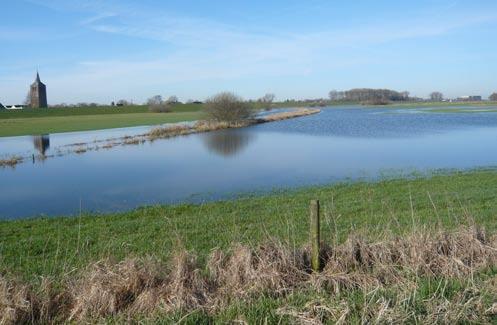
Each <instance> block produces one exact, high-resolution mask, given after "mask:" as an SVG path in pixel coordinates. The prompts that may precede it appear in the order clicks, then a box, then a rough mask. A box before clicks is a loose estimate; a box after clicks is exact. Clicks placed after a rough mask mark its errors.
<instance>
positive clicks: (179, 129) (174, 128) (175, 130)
mask: <svg viewBox="0 0 497 325" xmlns="http://www.w3.org/2000/svg"><path fill="white" fill-rule="evenodd" d="M320 112H321V110H320V109H315V108H300V107H299V108H295V109H294V110H293V111H289V112H280V113H273V114H269V115H266V116H263V117H260V118H253V119H248V120H245V121H241V122H234V123H233V122H217V121H208V120H200V121H197V122H196V123H195V124H193V125H187V124H180V123H182V122H180V123H175V124H172V125H165V126H158V127H155V128H152V129H151V130H150V131H149V132H147V133H144V134H139V135H135V136H123V137H117V138H111V139H104V140H96V141H92V142H82V143H74V144H68V145H64V146H63V147H61V148H67V150H60V149H59V150H58V151H57V152H55V153H54V154H50V155H44V156H42V155H34V154H33V155H30V156H25V157H21V156H11V157H8V158H5V159H0V168H7V167H10V168H15V166H16V165H18V164H21V163H23V162H26V161H28V160H31V161H33V162H35V161H45V160H46V159H48V158H55V157H61V156H66V155H69V154H83V153H86V152H88V151H98V150H101V149H104V150H108V149H111V148H113V147H116V146H126V145H139V144H143V143H145V142H152V141H155V140H159V139H168V138H172V137H177V136H185V135H191V134H197V133H205V132H211V131H217V130H222V129H233V128H244V127H249V126H253V125H257V124H262V123H270V122H277V121H283V120H286V119H292V118H298V117H303V116H308V115H313V114H317V113H320Z"/></svg>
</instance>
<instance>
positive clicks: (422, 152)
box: [0, 107, 497, 219]
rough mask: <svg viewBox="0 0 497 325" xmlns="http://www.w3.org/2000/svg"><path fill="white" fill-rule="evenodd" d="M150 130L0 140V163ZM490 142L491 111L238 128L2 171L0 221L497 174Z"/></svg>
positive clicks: (368, 113)
mask: <svg viewBox="0 0 497 325" xmlns="http://www.w3.org/2000/svg"><path fill="white" fill-rule="evenodd" d="M467 109H473V108H471V107H469V108H467ZM474 109H477V108H474ZM480 109H481V108H480ZM494 109H495V108H494ZM148 129H149V127H138V128H126V129H114V130H103V131H92V132H75V133H64V134H53V135H45V136H34V137H11V138H0V156H10V155H12V154H20V155H24V156H26V155H36V156H40V155H42V154H45V155H50V154H54V153H57V152H58V150H60V148H62V147H64V146H65V145H67V144H71V143H77V142H90V141H95V140H99V139H107V138H111V137H120V136H124V135H134V134H141V133H144V132H146V131H147V130H148ZM496 140H497V113H493V112H487V111H481V112H477V113H470V114H469V113H435V112H432V111H430V108H423V109H401V108H393V109H392V108H353V107H343V108H330V109H324V110H323V111H322V112H321V113H320V114H317V115H312V116H307V117H303V118H298V119H292V120H286V121H280V122H274V123H268V124H261V125H257V126H254V127H249V128H245V129H235V130H222V131H218V132H211V133H205V134H196V135H189V136H184V137H178V138H173V139H168V140H159V141H154V142H152V143H150V142H147V143H145V144H142V145H136V146H133V145H131V146H119V147H115V148H112V149H109V150H99V151H91V152H87V153H85V154H81V155H77V154H71V155H65V156H61V157H55V158H49V159H46V160H44V161H39V160H36V161H35V162H34V163H31V162H28V163H23V164H20V165H18V166H16V167H15V168H4V169H0V193H2V194H1V195H0V218H2V219H13V218H23V217H29V216H37V215H42V214H43V215H49V216H54V215H66V214H72V215H77V214H78V213H79V212H80V211H93V212H111V211H124V210H127V209H131V208H134V207H137V206H141V205H148V204H159V203H160V204H163V203H177V202H202V201H205V200H213V199H220V198H227V197H232V196H234V195H237V194H239V193H247V192H254V191H258V192H259V191H270V190H272V189H281V188H289V187H295V186H302V185H311V184H324V183H331V182H336V181H341V180H345V179H358V178H366V179H375V178H377V177H379V176H382V175H385V174H387V175H388V174H395V173H408V172H411V171H420V172H426V171H430V170H433V169H454V168H455V169H470V168H476V167H488V166H496V165H497V150H496V149H497V141H496Z"/></svg>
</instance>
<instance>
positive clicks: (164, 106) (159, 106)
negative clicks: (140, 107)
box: [147, 95, 171, 113]
mask: <svg viewBox="0 0 497 325" xmlns="http://www.w3.org/2000/svg"><path fill="white" fill-rule="evenodd" d="M147 105H148V110H149V111H150V112H153V113H169V112H171V107H170V105H169V103H168V102H165V101H164V100H163V99H162V96H161V95H155V96H152V97H150V98H149V99H148V100H147Z"/></svg>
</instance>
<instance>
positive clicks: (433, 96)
mask: <svg viewBox="0 0 497 325" xmlns="http://www.w3.org/2000/svg"><path fill="white" fill-rule="evenodd" d="M430 99H431V100H432V101H434V102H441V101H442V100H443V99H444V95H443V94H442V93H441V92H439V91H434V92H432V93H431V94H430Z"/></svg>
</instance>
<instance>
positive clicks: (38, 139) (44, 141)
mask: <svg viewBox="0 0 497 325" xmlns="http://www.w3.org/2000/svg"><path fill="white" fill-rule="evenodd" d="M33 145H34V147H35V149H36V150H38V152H39V153H40V155H41V156H42V157H44V156H45V152H46V151H47V150H48V149H49V148H50V136H49V135H48V134H46V135H37V136H34V137H33Z"/></svg>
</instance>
